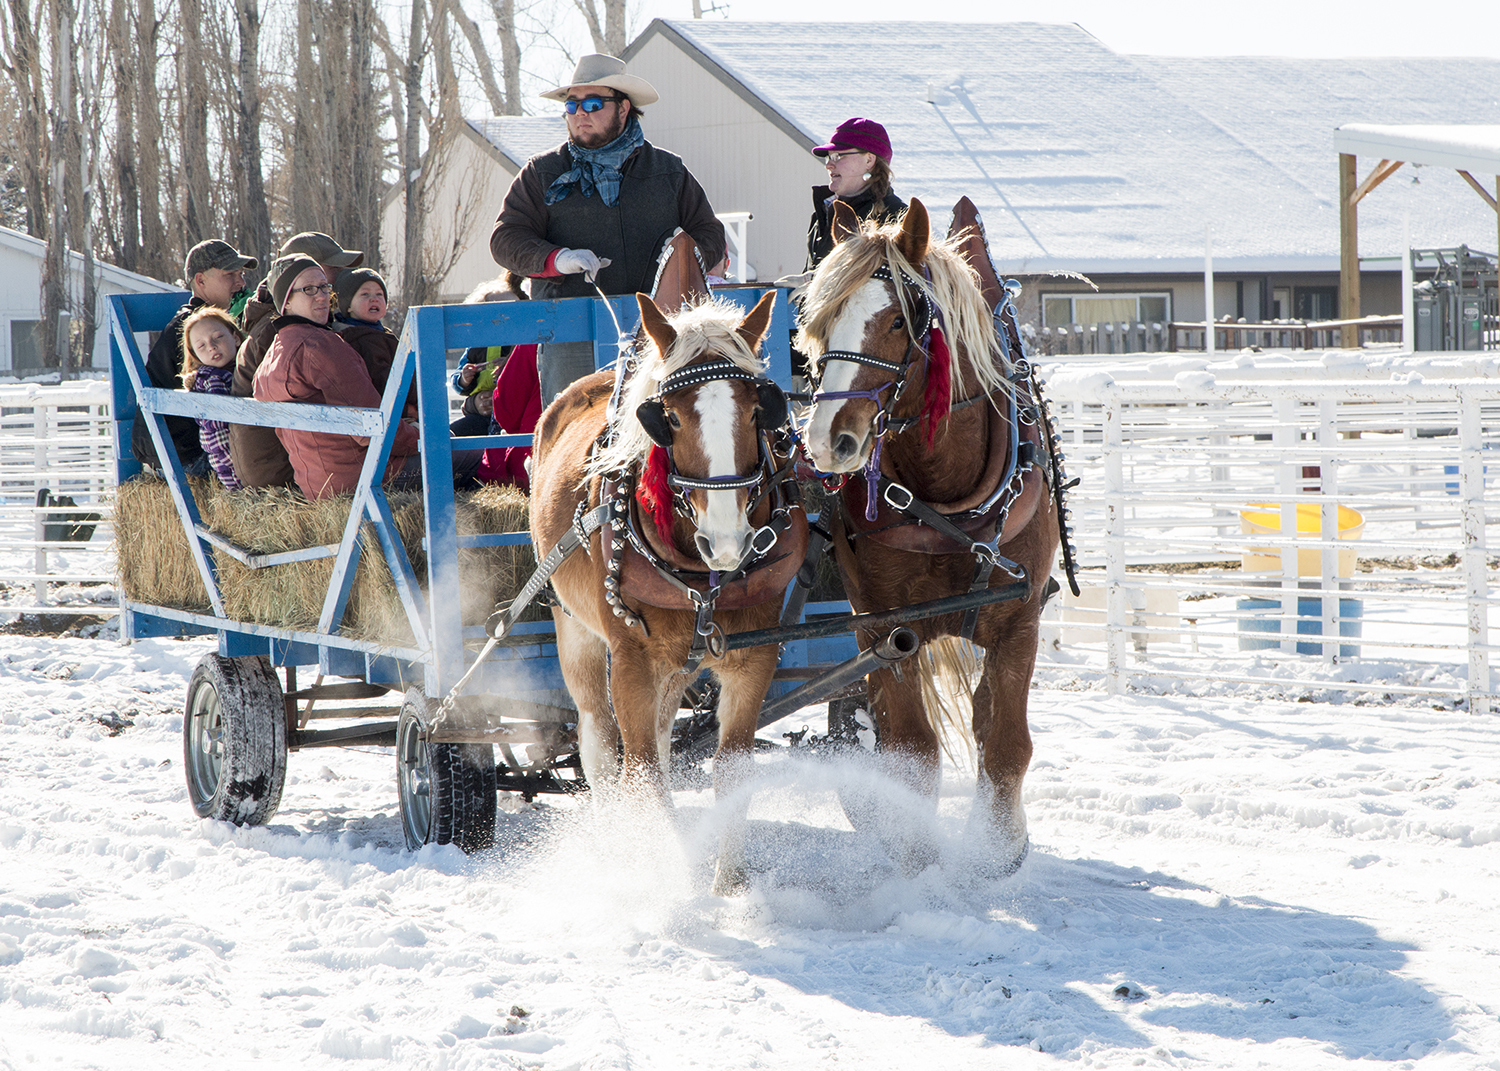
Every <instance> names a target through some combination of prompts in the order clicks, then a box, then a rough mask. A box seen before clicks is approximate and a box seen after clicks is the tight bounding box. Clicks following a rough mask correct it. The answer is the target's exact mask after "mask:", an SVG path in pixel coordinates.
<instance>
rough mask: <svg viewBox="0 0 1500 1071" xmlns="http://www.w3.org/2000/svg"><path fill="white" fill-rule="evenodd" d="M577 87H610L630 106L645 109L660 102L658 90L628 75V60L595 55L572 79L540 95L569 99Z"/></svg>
mask: <svg viewBox="0 0 1500 1071" xmlns="http://www.w3.org/2000/svg"><path fill="white" fill-rule="evenodd" d="M574 86H607V87H609V88H610V89H613V90H616V91H617V92H620V93H624V94H625V95H626V96H627V97H629V98H630V106H631V107H633V108H644V107H646V106H647V105H648V104H655V103H656V102H657V101H658V100H660V99H661V94H660V93H658V92H657V91H656V87H655V86H653V85H652V84H651V83H650V82H648V81H646V80H645V79H644V78H637V77H636V76H635V75H633V74H626V73H625V61H624V60H620V59H616V58H615V57H613V56H603V55H600V54H599V53H597V52H595V53H592V54H591V55H587V56H584V57H583V58H582V59H581V60H579V61H578V66H577V67H574V68H573V79H572V81H569V82H564V83H563V84H562V85H560V86H558V87H557V88H556V89H549V90H547V92H545V93H542V94H540V96H543V97H545V98H547V99H548V100H567V99H568V90H570V89H572V88H573V87H574Z"/></svg>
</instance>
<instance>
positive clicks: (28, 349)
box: [10, 320, 42, 376]
mask: <svg viewBox="0 0 1500 1071" xmlns="http://www.w3.org/2000/svg"><path fill="white" fill-rule="evenodd" d="M41 324H42V321H40V320H12V321H11V322H10V371H11V374H12V375H17V376H25V375H33V374H35V373H37V372H40V371H42V351H41V349H40V345H41V340H40V339H39V338H37V328H38V327H40V326H41Z"/></svg>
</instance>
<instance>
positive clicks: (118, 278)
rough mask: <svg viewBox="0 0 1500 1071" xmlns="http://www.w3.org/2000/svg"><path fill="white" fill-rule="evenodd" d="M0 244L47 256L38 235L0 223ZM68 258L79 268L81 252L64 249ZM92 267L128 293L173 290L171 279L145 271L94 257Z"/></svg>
mask: <svg viewBox="0 0 1500 1071" xmlns="http://www.w3.org/2000/svg"><path fill="white" fill-rule="evenodd" d="M0 246H4V247H7V248H10V249H13V250H15V251H16V252H18V253H21V254H23V255H24V256H26V257H30V258H32V259H34V260H36V261H37V262H38V263H40V262H41V261H42V260H44V259H45V258H46V256H47V243H46V242H44V241H42V240H41V239H40V238H34V237H32V236H31V235H29V234H25V233H22V232H21V231H18V230H13V229H11V228H10V227H0ZM68 260H69V262H70V263H71V264H72V266H73V271H82V270H83V254H82V253H80V252H79V251H78V250H76V249H70V250H69V251H68ZM94 268H95V270H96V271H97V272H98V273H99V274H98V278H99V280H100V282H101V284H108V285H109V286H110V287H111V288H114V289H118V290H121V291H124V292H125V293H131V294H147V293H155V292H157V291H166V290H175V289H177V287H175V286H174V285H173V284H172V283H165V282H162V281H161V280H160V279H153V278H151V277H150V276H149V275H141V274H140V273H138V272H133V271H127V270H126V269H124V268H117V267H115V266H114V265H113V264H109V263H107V262H105V261H102V260H95V261H94Z"/></svg>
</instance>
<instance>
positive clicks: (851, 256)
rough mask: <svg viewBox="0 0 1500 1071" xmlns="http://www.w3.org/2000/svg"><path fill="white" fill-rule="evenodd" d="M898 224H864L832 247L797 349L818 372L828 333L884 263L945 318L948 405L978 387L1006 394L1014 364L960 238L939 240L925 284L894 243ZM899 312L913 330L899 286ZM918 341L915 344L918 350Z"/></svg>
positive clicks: (932, 247) (811, 294)
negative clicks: (949, 363) (913, 285)
mask: <svg viewBox="0 0 1500 1071" xmlns="http://www.w3.org/2000/svg"><path fill="white" fill-rule="evenodd" d="M900 233H901V224H900V223H889V224H886V225H885V226H883V227H881V226H877V225H876V224H875V223H874V222H873V221H866V222H865V224H864V225H863V226H862V227H861V229H860V232H859V233H858V234H856V235H852V236H850V237H849V238H846V239H845V240H844V241H842V242H840V243H839V244H838V245H836V246H834V248H833V252H831V253H829V254H828V257H827V259H826V260H824V261H823V263H822V264H821V265H819V266H818V270H817V272H816V274H814V275H813V278H812V281H811V282H810V283H808V284H807V288H806V291H805V296H804V299H803V304H802V327H801V329H800V330H799V331H798V332H797V348H798V349H800V350H801V351H802V352H803V353H805V354H807V357H808V362H809V364H813V365H815V364H816V363H817V360H818V358H819V357H821V356H822V355H823V352H824V350H825V349H827V346H828V332H829V331H830V330H832V328H833V323H834V321H835V320H836V319H837V318H838V316H839V314H840V313H841V312H843V310H844V306H845V305H847V304H848V303H849V299H850V298H852V297H853V296H854V294H855V293H856V292H857V291H858V290H859V288H860V287H862V286H863V285H864V284H865V283H866V282H868V281H869V279H870V276H871V275H873V274H874V273H875V270H876V269H877V268H879V267H880V266H881V265H882V264H884V265H885V266H886V267H887V268H888V269H889V270H890V273H891V277H892V278H895V279H899V278H901V276H902V275H903V274H905V275H906V276H907V277H908V278H911V279H913V280H915V281H916V284H917V286H919V287H921V289H922V290H923V292H924V293H926V295H927V299H928V300H929V301H931V302H932V303H933V306H934V307H935V308H938V309H941V310H942V312H943V329H944V331H945V332H946V334H947V335H948V344H949V349H950V351H951V352H952V353H953V355H954V369H953V376H952V377H951V382H952V388H951V394H950V398H951V400H952V401H954V402H958V401H961V400H962V399H963V398H964V397H965V395H966V394H967V393H968V392H970V391H973V390H975V389H976V388H977V389H978V390H979V391H981V392H984V393H989V392H990V391H994V390H1002V389H1003V390H1007V391H1008V390H1009V389H1010V380H1009V379H1008V378H1006V377H1007V374H1008V373H1009V371H1010V361H1009V359H1008V357H1007V355H1006V353H1005V350H1004V348H1003V347H1002V346H1001V343H1000V338H999V335H998V333H997V332H996V331H995V322H994V318H993V312H992V310H990V309H988V308H986V307H985V303H984V297H983V295H982V294H981V293H980V290H979V276H978V274H977V273H976V272H975V271H974V269H973V268H972V267H970V266H969V262H968V260H967V259H966V258H965V257H964V255H963V253H962V252H961V248H962V245H963V242H962V240H961V239H960V238H957V237H952V238H944V239H940V240H939V239H934V240H933V241H932V242H931V244H929V245H928V247H927V257H926V259H925V260H924V261H923V263H924V265H925V266H926V268H927V269H928V270H929V271H930V272H931V274H932V279H931V281H929V280H927V279H925V278H923V276H922V272H921V270H920V269H918V268H915V267H913V266H912V265H911V263H910V262H909V261H907V259H906V257H904V256H903V255H902V254H901V250H900V249H898V248H897V246H896V239H897V237H898V236H899V235H900ZM896 296H897V300H898V301H899V302H900V303H901V313H902V315H903V316H905V317H906V322H907V323H908V324H911V323H912V315H911V309H910V308H909V307H908V302H907V298H906V288H905V287H901V286H898V287H896ZM921 341H922V340H921V339H917V342H918V344H920V343H921Z"/></svg>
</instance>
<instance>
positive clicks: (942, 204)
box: [382, 20, 1500, 323]
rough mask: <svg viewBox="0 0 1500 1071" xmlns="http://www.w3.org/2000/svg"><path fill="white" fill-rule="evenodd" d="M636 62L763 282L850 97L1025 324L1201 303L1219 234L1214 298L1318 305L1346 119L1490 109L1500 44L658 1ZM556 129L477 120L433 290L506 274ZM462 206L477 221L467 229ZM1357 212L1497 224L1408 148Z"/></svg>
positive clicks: (800, 262) (1370, 276)
mask: <svg viewBox="0 0 1500 1071" xmlns="http://www.w3.org/2000/svg"><path fill="white" fill-rule="evenodd" d="M624 58H625V59H626V61H627V62H628V63H629V64H630V68H631V70H632V71H634V72H638V73H639V74H641V75H642V76H643V77H645V78H647V79H649V80H650V81H651V82H652V83H653V84H654V85H655V86H656V87H657V89H659V90H660V91H661V100H660V101H659V102H658V103H656V104H654V105H652V106H651V107H649V108H647V109H646V110H645V117H644V124H645V129H646V136H647V137H648V138H650V139H651V140H652V141H653V142H654V143H655V144H657V145H660V146H661V147H662V148H665V149H668V150H670V151H672V152H675V153H677V154H679V155H680V156H682V157H683V159H684V160H685V161H686V162H687V165H688V167H689V168H690V169H691V170H692V171H693V173H694V174H695V175H696V176H697V177H698V179H699V180H700V181H701V182H702V183H703V185H704V187H705V189H706V190H707V191H708V194H709V198H710V199H711V201H712V202H713V204H714V207H715V208H716V209H717V210H718V211H719V212H721V213H729V212H748V213H750V214H751V216H752V217H753V219H752V222H750V223H749V225H748V228H747V241H748V248H747V249H746V250H745V254H746V259H747V260H748V261H749V263H750V264H752V265H754V268H755V273H756V277H757V278H759V279H761V280H769V279H774V278H777V277H779V276H783V275H788V274H793V273H796V272H800V271H801V270H802V268H803V266H804V260H805V257H806V232H807V223H808V218H809V215H810V214H811V211H812V199H811V193H810V190H811V188H812V187H813V186H815V185H820V184H822V183H823V182H824V176H825V172H824V169H823V167H822V165H821V163H820V162H819V161H818V160H817V159H816V158H814V157H813V156H812V155H811V154H810V153H809V151H808V150H809V149H811V148H812V146H814V145H816V144H819V143H821V142H822V141H824V140H826V138H827V137H828V135H829V134H831V133H832V131H833V129H834V127H835V126H837V124H838V123H839V122H841V121H842V120H844V119H846V118H849V117H850V116H855V115H863V116H866V117H869V118H872V119H876V120H878V121H879V122H881V123H883V124H884V125H885V126H886V128H887V130H888V131H889V132H890V135H891V141H892V144H893V146H894V153H895V156H894V160H893V166H894V170H895V183H894V188H895V191H896V193H897V194H898V195H899V196H901V197H903V198H906V199H910V198H911V197H913V196H915V197H920V198H921V199H922V200H923V201H924V202H925V203H926V204H927V206H928V207H929V209H931V210H932V211H933V215H934V217H935V219H936V220H937V221H938V223H939V225H942V224H943V223H944V222H945V221H946V218H947V212H948V210H949V208H951V206H952V205H953V203H954V202H955V201H956V200H957V199H958V198H959V197H960V196H964V195H967V196H968V197H970V198H971V199H972V200H974V201H975V202H976V203H977V204H978V205H979V207H980V210H981V212H982V214H983V218H984V221H985V225H986V229H987V231H988V234H989V238H990V243H991V250H992V253H993V255H994V258H995V262H996V266H997V268H998V269H999V270H1000V271H1001V272H1002V273H1004V274H1006V275H1015V276H1019V277H1021V278H1022V279H1023V280H1026V281H1027V283H1028V285H1027V288H1026V293H1025V299H1024V301H1023V306H1022V313H1023V318H1025V319H1027V320H1029V321H1031V322H1034V323H1035V322H1040V321H1042V320H1043V319H1044V317H1045V319H1046V320H1047V321H1048V322H1049V323H1051V322H1057V323H1068V322H1072V323H1087V322H1094V321H1104V320H1120V319H1127V318H1130V319H1142V320H1148V321H1149V320H1170V319H1176V320H1200V321H1201V320H1202V318H1203V315H1204V293H1203V258H1204V250H1205V237H1206V234H1207V233H1209V232H1211V234H1212V245H1213V258H1214V267H1215V287H1214V302H1213V305H1214V308H1213V311H1214V314H1215V315H1216V316H1224V315H1226V314H1227V315H1231V316H1244V317H1246V318H1248V319H1250V320H1252V321H1254V320H1257V319H1270V318H1277V317H1292V316H1299V317H1304V318H1309V319H1323V318H1328V317H1331V316H1333V315H1335V314H1336V311H1337V310H1338V307H1339V306H1338V287H1339V277H1338V269H1339V212H1338V181H1339V179H1338V167H1337V156H1336V154H1335V153H1334V151H1333V136H1334V135H1333V132H1334V129H1335V128H1336V127H1338V126H1340V125H1343V124H1346V123H1353V122H1380V123H1442V122H1462V123H1500V95H1497V94H1496V93H1495V92H1494V89H1493V87H1494V86H1496V85H1500V60H1494V59H1472V60H1463V61H1456V60H1453V59H1451V58H1442V59H1354V58H1347V59H1296V58H1270V57H1245V56H1234V57H1214V58H1207V59H1195V58H1190V57H1165V56H1130V55H1122V54H1120V53H1116V52H1114V51H1112V50H1111V49H1109V48H1108V47H1107V46H1105V45H1104V44H1103V43H1101V42H1100V41H1098V40H1097V39H1096V38H1094V37H1092V36H1091V35H1090V34H1088V33H1087V32H1086V31H1085V30H1083V29H1082V28H1080V27H1078V26H1076V25H1064V24H1047V23H1026V22H1008V23H999V22H997V23H989V24H973V23H962V24H950V23H931V22H899V23H896V22H887V23H874V22H860V23H767V22H732V21H710V20H682V21H677V20H656V21H653V22H652V23H651V24H650V25H649V26H648V27H647V28H646V29H645V31H644V32H642V33H641V35H640V36H639V37H637V38H636V40H635V41H634V42H632V44H631V45H630V47H629V48H628V49H627V50H626V52H625V54H624ZM543 106H544V107H551V105H550V104H544V105H543ZM563 136H564V128H563V125H562V122H561V116H560V114H559V115H556V116H551V117H546V118H506V119H499V120H487V121H484V122H473V123H471V124H469V127H468V129H467V130H466V132H465V135H464V136H463V137H461V138H460V140H461V141H463V142H464V143H465V148H464V149H463V150H462V151H463V152H465V153H467V154H469V155H468V157H467V159H468V160H469V161H470V163H467V164H465V165H464V166H460V167H457V168H454V169H453V170H452V172H451V174H452V175H453V177H452V178H451V179H450V180H449V182H448V184H447V185H446V186H445V188H444V190H443V191H442V193H441V198H440V200H441V203H442V205H443V206H444V207H443V208H442V210H440V211H439V212H437V213H435V219H434V222H433V224H432V227H431V228H430V238H429V241H430V242H431V243H432V245H433V247H434V248H447V247H449V246H450V245H451V244H453V243H455V242H456V243H457V245H458V247H459V248H460V249H461V255H460V257H459V260H458V262H457V264H456V266H455V267H454V269H453V270H452V271H451V272H450V273H449V275H448V277H447V279H446V280H445V282H444V283H443V285H442V291H443V293H444V295H445V296H446V297H449V298H457V297H459V296H462V294H463V293H465V292H466V291H467V290H468V289H469V288H470V287H472V286H473V285H474V284H475V283H477V282H479V281H481V280H482V279H485V278H488V277H490V276H491V275H492V274H493V273H494V270H495V269H494V264H493V262H492V261H491V260H490V258H489V250H488V239H489V232H490V227H491V224H492V222H493V220H494V218H495V215H496V213H497V212H498V210H499V204H500V200H501V199H502V198H503V196H504V193H505V189H506V187H507V186H508V185H509V182H510V179H511V178H512V177H513V176H514V175H515V173H516V171H517V170H518V169H519V168H520V166H521V164H522V163H524V161H525V160H526V159H527V158H528V157H529V156H530V155H532V154H534V153H536V152H540V151H543V150H545V149H548V148H550V147H552V146H553V145H556V144H558V143H559V142H560V141H561V140H562V139H563ZM1374 163H1375V161H1374V160H1370V161H1368V162H1363V161H1362V162H1361V167H1362V171H1361V174H1363V171H1364V170H1367V169H1368V168H1369V167H1370V166H1373V164H1374ZM486 167H488V169H489V170H488V172H487V171H486ZM1414 180H1415V182H1414ZM461 205H469V206H470V210H469V216H470V218H471V219H472V220H473V221H474V222H472V223H471V224H470V225H469V226H467V227H466V228H458V230H457V232H455V229H454V228H453V227H452V226H451V223H450V222H449V221H452V220H453V219H456V218H458V217H459V216H460V215H462V214H463V213H462V211H460V206H461ZM400 207H401V198H400V192H399V191H394V192H393V193H392V194H391V195H389V196H388V197H387V201H386V215H385V225H384V229H383V231H382V243H383V245H382V248H383V249H384V250H385V252H386V262H387V264H399V263H400V259H401V258H400V230H401V227H400V221H401V212H400ZM1359 212H1360V250H1361V252H1362V253H1363V254H1365V255H1366V256H1369V257H1376V256H1381V255H1384V256H1392V257H1393V256H1394V255H1395V254H1397V252H1398V250H1399V248H1400V245H1401V236H1402V228H1403V221H1404V220H1405V219H1408V218H1409V219H1410V225H1411V237H1412V244H1413V245H1414V246H1416V247H1419V248H1434V247H1447V246H1456V245H1459V244H1468V245H1469V246H1471V247H1473V248H1478V249H1481V250H1490V248H1491V247H1492V246H1493V245H1494V243H1495V237H1496V224H1495V214H1494V212H1493V211H1492V210H1491V209H1490V207H1489V206H1488V205H1487V204H1486V203H1485V202H1484V201H1482V200H1481V199H1480V198H1479V197H1477V196H1476V195H1475V193H1474V191H1473V190H1471V189H1470V188H1469V187H1468V186H1467V185H1466V184H1465V183H1464V181H1463V179H1462V178H1460V177H1459V176H1458V175H1457V174H1455V173H1454V172H1452V171H1449V170H1442V169H1437V168H1428V169H1423V170H1420V171H1418V170H1415V169H1408V171H1407V172H1406V173H1404V174H1403V175H1402V176H1401V177H1400V178H1399V180H1393V181H1390V182H1387V183H1385V184H1384V185H1383V186H1381V187H1380V189H1378V190H1376V191H1375V192H1374V193H1372V194H1371V195H1370V196H1369V197H1367V198H1366V199H1365V200H1364V201H1363V202H1361V204H1360V208H1359ZM445 228H446V229H445ZM1059 272H1082V273H1085V274H1087V275H1088V276H1089V277H1090V278H1091V279H1092V280H1093V281H1094V283H1096V284H1097V285H1098V287H1099V289H1100V291H1101V292H1102V293H1100V294H1099V295H1097V296H1096V295H1092V294H1091V293H1088V292H1086V288H1085V287H1084V286H1083V284H1080V283H1077V282H1073V281H1070V280H1068V279H1067V278H1065V277H1063V276H1060V275H1056V274H1050V273H1059ZM1399 290H1400V287H1399V269H1398V266H1397V263H1396V262H1395V261H1394V260H1390V261H1383V262H1382V261H1375V260H1371V261H1369V262H1367V263H1366V264H1365V270H1364V271H1363V273H1362V276H1361V291H1362V297H1363V311H1364V312H1365V313H1366V314H1371V313H1396V312H1399V311H1400V293H1399ZM1049 298H1050V299H1052V300H1050V301H1049V300H1048V299H1049Z"/></svg>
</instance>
